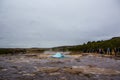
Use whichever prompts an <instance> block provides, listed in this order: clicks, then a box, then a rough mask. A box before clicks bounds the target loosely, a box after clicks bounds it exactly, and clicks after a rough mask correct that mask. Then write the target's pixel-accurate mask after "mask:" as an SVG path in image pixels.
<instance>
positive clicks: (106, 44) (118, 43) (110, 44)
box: [52, 37, 120, 52]
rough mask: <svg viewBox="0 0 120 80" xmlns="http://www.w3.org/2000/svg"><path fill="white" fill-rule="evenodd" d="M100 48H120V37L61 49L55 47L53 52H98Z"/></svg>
mask: <svg viewBox="0 0 120 80" xmlns="http://www.w3.org/2000/svg"><path fill="white" fill-rule="evenodd" d="M99 48H102V49H107V48H111V49H114V48H120V37H113V38H111V39H109V40H101V41H88V42H87V43H84V44H82V45H76V46H61V47H54V48H52V49H53V50H63V51H65V50H69V51H81V52H84V51H90V50H97V49H99Z"/></svg>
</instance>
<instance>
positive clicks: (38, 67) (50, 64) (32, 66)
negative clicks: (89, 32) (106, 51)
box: [0, 54, 120, 80]
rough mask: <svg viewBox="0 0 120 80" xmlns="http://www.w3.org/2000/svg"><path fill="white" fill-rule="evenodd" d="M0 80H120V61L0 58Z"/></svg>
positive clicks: (102, 59)
mask: <svg viewBox="0 0 120 80" xmlns="http://www.w3.org/2000/svg"><path fill="white" fill-rule="evenodd" d="M0 80H120V60H116V59H114V58H106V57H99V56H93V55H85V56H81V55H74V56H70V55H67V57H66V58H61V59H55V58H51V57H50V55H35V54H33V55H31V54H30V55H26V54H19V55H0Z"/></svg>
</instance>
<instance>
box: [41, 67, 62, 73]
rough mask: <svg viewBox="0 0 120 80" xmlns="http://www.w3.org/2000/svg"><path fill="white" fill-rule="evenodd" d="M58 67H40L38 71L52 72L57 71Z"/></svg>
mask: <svg viewBox="0 0 120 80" xmlns="http://www.w3.org/2000/svg"><path fill="white" fill-rule="evenodd" d="M59 69H60V68H58V67H41V68H40V69H39V71H41V72H45V73H53V72H57V71H59Z"/></svg>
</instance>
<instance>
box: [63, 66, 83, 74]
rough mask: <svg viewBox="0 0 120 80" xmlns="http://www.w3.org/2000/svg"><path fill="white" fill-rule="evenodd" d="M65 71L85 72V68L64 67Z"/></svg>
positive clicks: (73, 72)
mask: <svg viewBox="0 0 120 80" xmlns="http://www.w3.org/2000/svg"><path fill="white" fill-rule="evenodd" d="M64 71H65V72H68V73H72V74H79V73H82V72H83V69H82V68H77V67H76V68H74V67H68V68H64Z"/></svg>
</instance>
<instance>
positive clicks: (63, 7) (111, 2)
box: [0, 0, 120, 48]
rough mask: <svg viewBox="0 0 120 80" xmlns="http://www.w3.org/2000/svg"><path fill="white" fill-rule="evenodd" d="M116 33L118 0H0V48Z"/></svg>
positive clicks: (118, 29)
mask: <svg viewBox="0 0 120 80" xmlns="http://www.w3.org/2000/svg"><path fill="white" fill-rule="evenodd" d="M117 36H120V0H0V48H30V47H40V48H49V47H55V46H64V45H78V44H83V43H86V42H88V41H97V40H106V39H110V38H112V37H117Z"/></svg>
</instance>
